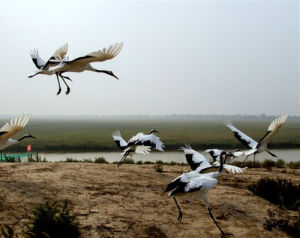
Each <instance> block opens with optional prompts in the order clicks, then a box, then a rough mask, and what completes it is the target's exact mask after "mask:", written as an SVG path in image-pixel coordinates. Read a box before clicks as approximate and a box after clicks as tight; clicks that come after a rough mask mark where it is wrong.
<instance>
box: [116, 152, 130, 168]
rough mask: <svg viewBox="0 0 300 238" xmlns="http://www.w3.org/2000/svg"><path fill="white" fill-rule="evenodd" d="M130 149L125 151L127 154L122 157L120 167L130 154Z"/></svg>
mask: <svg viewBox="0 0 300 238" xmlns="http://www.w3.org/2000/svg"><path fill="white" fill-rule="evenodd" d="M129 153H130V151H129V150H127V151H126V152H125V154H124V155H123V157H122V158H121V159H120V161H119V163H118V167H119V166H120V165H121V164H122V163H123V161H124V160H125V159H126V157H127V156H128V155H129Z"/></svg>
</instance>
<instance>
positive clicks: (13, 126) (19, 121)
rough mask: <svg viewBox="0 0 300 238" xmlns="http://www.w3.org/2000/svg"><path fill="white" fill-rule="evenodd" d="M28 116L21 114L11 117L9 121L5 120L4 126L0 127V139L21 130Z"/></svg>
mask: <svg viewBox="0 0 300 238" xmlns="http://www.w3.org/2000/svg"><path fill="white" fill-rule="evenodd" d="M29 118H30V116H29V115H21V116H17V117H15V118H13V119H11V120H10V121H9V122H7V123H6V124H5V125H4V126H2V127H1V129H0V132H1V135H0V139H1V140H5V139H8V138H9V137H11V136H13V135H14V134H16V133H18V132H19V131H21V130H23V128H24V127H25V126H26V124H27V123H28V121H29Z"/></svg>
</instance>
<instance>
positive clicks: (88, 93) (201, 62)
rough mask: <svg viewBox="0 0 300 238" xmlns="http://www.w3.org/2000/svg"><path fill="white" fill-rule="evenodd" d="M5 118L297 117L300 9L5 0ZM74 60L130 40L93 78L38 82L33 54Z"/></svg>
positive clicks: (291, 4)
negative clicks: (64, 51)
mask: <svg viewBox="0 0 300 238" xmlns="http://www.w3.org/2000/svg"><path fill="white" fill-rule="evenodd" d="M0 29H1V34H0V36H1V45H0V51H1V56H0V65H1V73H0V74H1V75H0V80H1V88H2V90H1V96H0V97H1V102H2V103H1V108H2V110H1V114H20V113H23V112H26V113H30V114H33V115H34V114H39V115H40V114H42V115H43V114H64V115H78V114H98V115H121V114H182V113H183V114H186V113H189V114H212V113H213V114H237V113H241V114H261V113H265V114H276V115H278V114H283V113H289V114H293V115H300V79H299V74H300V73H299V72H300V71H299V64H300V61H299V54H300V49H299V44H300V43H299V29H300V24H299V1H287V0H283V1H257V0H256V1H140V2H138V1H89V0H87V1H74V0H72V1H13V0H7V1H5V0H4V1H3V0H0ZM65 42H67V43H68V44H69V52H68V55H69V56H70V59H73V58H76V57H79V56H83V55H85V54H87V53H90V52H92V51H95V50H98V49H102V48H103V47H107V46H109V45H110V44H112V43H115V42H124V48H123V50H122V51H121V52H120V54H119V55H118V56H117V57H116V58H114V59H112V60H109V61H106V62H105V63H95V64H93V66H94V67H95V68H98V69H107V70H112V71H113V72H114V73H115V74H116V75H117V76H118V77H119V78H120V80H119V81H118V80H115V79H114V78H112V77H110V76H107V75H104V74H101V73H94V72H83V73H69V74H65V75H68V76H70V77H71V78H72V79H73V82H70V84H69V85H70V87H71V93H70V94H69V95H68V96H66V95H65V94H64V91H65V88H64V87H63V89H62V90H63V91H62V94H61V95H60V96H56V92H57V89H58V86H57V81H56V77H55V75H54V76H47V75H44V76H43V75H39V76H36V77H35V78H32V79H29V78H27V76H28V75H31V74H33V73H34V72H35V71H36V68H35V66H34V64H33V63H32V61H31V58H30V55H29V52H30V50H31V49H33V48H38V49H39V52H40V55H41V57H42V58H43V59H44V60H47V59H48V57H50V56H51V55H52V53H53V52H54V51H55V50H56V49H57V48H58V47H59V46H61V45H62V44H64V43H65Z"/></svg>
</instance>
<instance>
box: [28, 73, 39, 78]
mask: <svg viewBox="0 0 300 238" xmlns="http://www.w3.org/2000/svg"><path fill="white" fill-rule="evenodd" d="M39 73H40V72H37V73H35V74H33V75H29V76H28V78H32V77H34V76H36V75H38V74H39Z"/></svg>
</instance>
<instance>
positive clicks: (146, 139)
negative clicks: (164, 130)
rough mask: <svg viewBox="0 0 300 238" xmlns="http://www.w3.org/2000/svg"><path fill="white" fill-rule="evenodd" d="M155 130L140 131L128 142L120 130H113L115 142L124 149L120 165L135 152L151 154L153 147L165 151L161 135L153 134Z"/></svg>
mask: <svg viewBox="0 0 300 238" xmlns="http://www.w3.org/2000/svg"><path fill="white" fill-rule="evenodd" d="M153 132H157V131H156V130H154V129H152V130H151V131H150V132H149V134H144V133H138V134H136V135H135V136H133V137H131V138H130V139H129V140H128V142H126V141H125V140H124V139H123V137H122V136H121V133H120V131H115V132H113V134H112V136H113V138H114V141H115V143H116V144H117V146H118V147H119V148H120V149H121V150H123V153H122V155H123V156H122V158H121V160H120V161H119V163H118V166H119V165H120V164H121V163H122V162H123V161H124V160H125V159H126V157H127V156H128V155H130V156H132V155H133V154H134V153H138V154H149V153H150V150H151V148H154V149H157V150H159V151H163V147H164V145H163V143H162V142H161V141H160V139H159V137H157V136H156V135H154V134H152V133H153Z"/></svg>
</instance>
